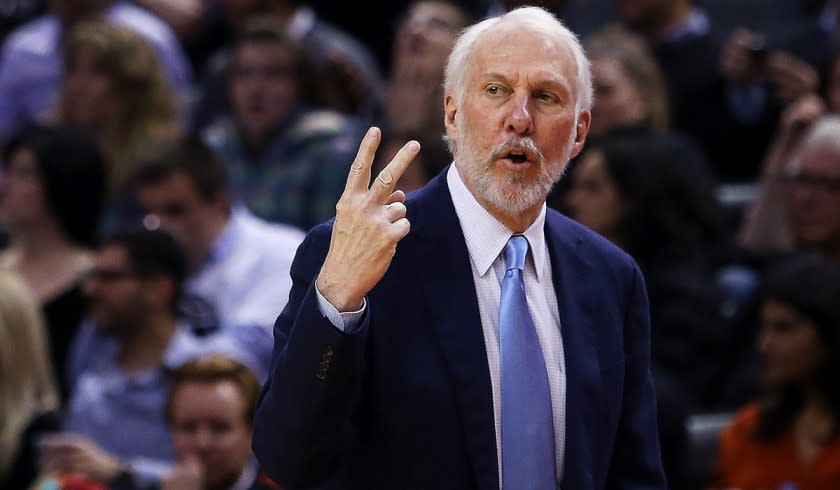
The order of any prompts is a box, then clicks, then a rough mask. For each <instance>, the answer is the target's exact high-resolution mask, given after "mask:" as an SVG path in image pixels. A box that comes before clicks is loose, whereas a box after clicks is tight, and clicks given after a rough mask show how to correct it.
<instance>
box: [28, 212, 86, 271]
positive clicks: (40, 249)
mask: <svg viewBox="0 0 840 490" xmlns="http://www.w3.org/2000/svg"><path fill="white" fill-rule="evenodd" d="M12 249H13V250H16V251H17V253H18V254H19V256H20V259H21V261H23V262H33V261H39V260H42V259H44V258H47V257H56V256H61V255H64V254H66V253H69V252H75V251H79V250H81V247H78V246H76V245H74V244H73V243H72V242H71V241H70V240H69V239H68V238H67V237H66V236H65V235H64V234H63V233H62V232H61V231H60V230H59V228H58V225H57V224H56V223H55V222H54V221H51V220H48V221H46V222H42V223H33V224H31V225H26V226H20V227H17V228H15V230H14V233H13V235H12Z"/></svg>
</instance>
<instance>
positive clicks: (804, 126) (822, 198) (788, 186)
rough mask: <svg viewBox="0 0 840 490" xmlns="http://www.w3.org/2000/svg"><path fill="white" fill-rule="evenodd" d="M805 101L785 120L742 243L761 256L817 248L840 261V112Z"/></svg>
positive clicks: (749, 216)
mask: <svg viewBox="0 0 840 490" xmlns="http://www.w3.org/2000/svg"><path fill="white" fill-rule="evenodd" d="M824 110H825V109H824V107H823V105H822V102H821V101H820V100H819V99H816V98H807V99H803V100H802V101H801V102H800V103H799V104H797V105H795V106H794V107H792V108H791V110H789V111H788V113H787V114H786V116H785V118H783V122H782V127H781V129H780V135H779V137H778V138H777V140H776V142H775V146H774V148H773V150H771V152H770V154H769V155H768V158H767V160H766V162H765V167H764V170H763V177H762V185H761V190H760V193H759V196H758V198H757V199H756V201H755V202H754V203H753V206H752V209H750V212H749V213H748V215H747V219H746V220H745V223H744V227H743V231H742V236H741V244H742V246H743V247H744V248H746V249H747V250H750V251H753V252H756V253H761V254H773V253H776V254H784V253H792V252H796V251H805V250H814V251H816V252H817V253H819V254H821V255H822V256H823V257H824V258H825V259H826V260H827V261H829V262H833V263H840V213H838V212H837V210H838V209H840V116H839V115H827V116H821V114H822V113H823V112H824Z"/></svg>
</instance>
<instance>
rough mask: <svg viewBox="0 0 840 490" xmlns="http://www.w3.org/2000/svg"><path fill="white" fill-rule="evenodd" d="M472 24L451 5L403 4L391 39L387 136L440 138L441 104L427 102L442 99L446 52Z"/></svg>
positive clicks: (436, 1)
mask: <svg viewBox="0 0 840 490" xmlns="http://www.w3.org/2000/svg"><path fill="white" fill-rule="evenodd" d="M474 20H475V19H473V18H472V17H471V16H470V13H469V11H468V10H467V9H465V8H464V7H462V6H461V4H460V3H459V2H456V1H447V0H419V1H415V2H414V3H412V4H411V6H409V8H408V11H407V12H406V14H405V17H404V18H403V19H402V21H401V22H400V25H399V28H398V29H397V34H396V37H395V39H394V51H393V57H392V60H391V76H390V80H389V86H388V94H387V97H386V103H385V109H386V117H387V127H388V129H389V130H390V131H391V132H393V133H396V134H400V135H417V139H418V140H419V141H420V142H421V144H423V143H425V142H427V141H434V140H440V138H441V135H442V134H443V131H444V128H443V104H434V103H429V101H435V100H443V70H444V67H445V66H446V61H447V59H448V58H449V52H450V51H451V50H452V45H453V44H455V38H456V37H457V36H458V33H459V32H460V31H461V29H463V28H464V27H466V26H467V25H470V24H472V23H473V21H474ZM403 141H404V140H403ZM423 148H425V145H423Z"/></svg>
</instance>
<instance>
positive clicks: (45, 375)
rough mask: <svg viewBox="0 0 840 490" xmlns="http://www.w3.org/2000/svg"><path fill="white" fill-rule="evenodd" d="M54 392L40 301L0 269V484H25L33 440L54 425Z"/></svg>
mask: <svg viewBox="0 0 840 490" xmlns="http://www.w3.org/2000/svg"><path fill="white" fill-rule="evenodd" d="M57 408H58V395H57V394H56V389H55V383H54V381H53V374H52V369H51V367H50V364H49V354H48V352H47V341H46V334H45V332H44V325H43V322H42V320H41V316H40V313H39V310H38V305H37V304H36V302H35V299H34V298H33V297H32V294H31V293H30V292H29V289H28V288H27V287H26V285H25V283H24V282H23V280H22V279H20V278H18V277H17V276H16V275H14V274H13V273H11V272H7V271H2V270H0V488H9V489H23V488H28V487H29V485H30V484H31V482H32V481H33V479H34V478H35V476H36V474H37V469H38V468H37V454H36V445H35V441H36V440H37V438H38V436H39V435H40V434H44V433H47V432H53V431H55V430H57V429H58V416H57V414H56V412H55V411H56V410H57Z"/></svg>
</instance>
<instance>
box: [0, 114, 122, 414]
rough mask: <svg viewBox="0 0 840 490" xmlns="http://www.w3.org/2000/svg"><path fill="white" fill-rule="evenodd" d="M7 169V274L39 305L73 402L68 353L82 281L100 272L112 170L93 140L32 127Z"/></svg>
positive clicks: (3, 263) (3, 256) (1, 216)
mask: <svg viewBox="0 0 840 490" xmlns="http://www.w3.org/2000/svg"><path fill="white" fill-rule="evenodd" d="M2 169H3V173H2V176H0V221H2V222H3V223H5V224H6V225H7V226H8V227H9V229H10V232H11V233H10V244H9V246H8V248H6V249H5V250H3V251H2V252H0V268H2V269H9V270H13V271H15V272H17V273H18V274H20V275H21V277H23V279H24V280H25V281H26V283H27V285H28V286H29V288H30V289H31V290H32V292H33V295H34V296H35V300H36V301H37V302H38V304H39V305H40V307H41V312H42V314H43V316H44V319H45V321H46V328H47V341H48V343H49V352H50V354H51V360H52V362H51V366H52V367H53V369H54V376H55V379H56V380H57V381H58V383H59V387H60V388H61V394H62V397H63V398H64V399H66V397H67V394H68V386H67V383H66V381H67V379H66V368H67V357H68V350H69V347H70V344H71V343H72V342H73V338H74V337H75V335H76V332H77V331H78V327H79V323H80V322H81V320H82V317H83V316H84V310H85V302H84V298H83V296H82V280H83V278H84V276H85V275H86V274H87V273H88V271H89V270H90V268H91V267H92V265H93V251H92V250H91V248H92V247H93V245H94V241H95V237H96V230H97V226H98V223H99V218H100V215H101V212H102V207H103V204H104V200H105V185H106V173H105V164H104V162H103V159H102V155H101V154H100V153H99V150H98V149H97V147H96V143H94V141H93V140H92V139H91V138H90V137H89V136H88V135H87V134H86V133H84V132H81V131H79V130H76V129H72V128H67V127H41V126H33V127H30V128H27V129H25V130H23V132H21V133H20V134H19V135H17V136H15V137H14V138H12V140H11V141H10V142H9V144H8V145H7V146H6V148H5V152H4V155H3V162H2Z"/></svg>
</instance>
